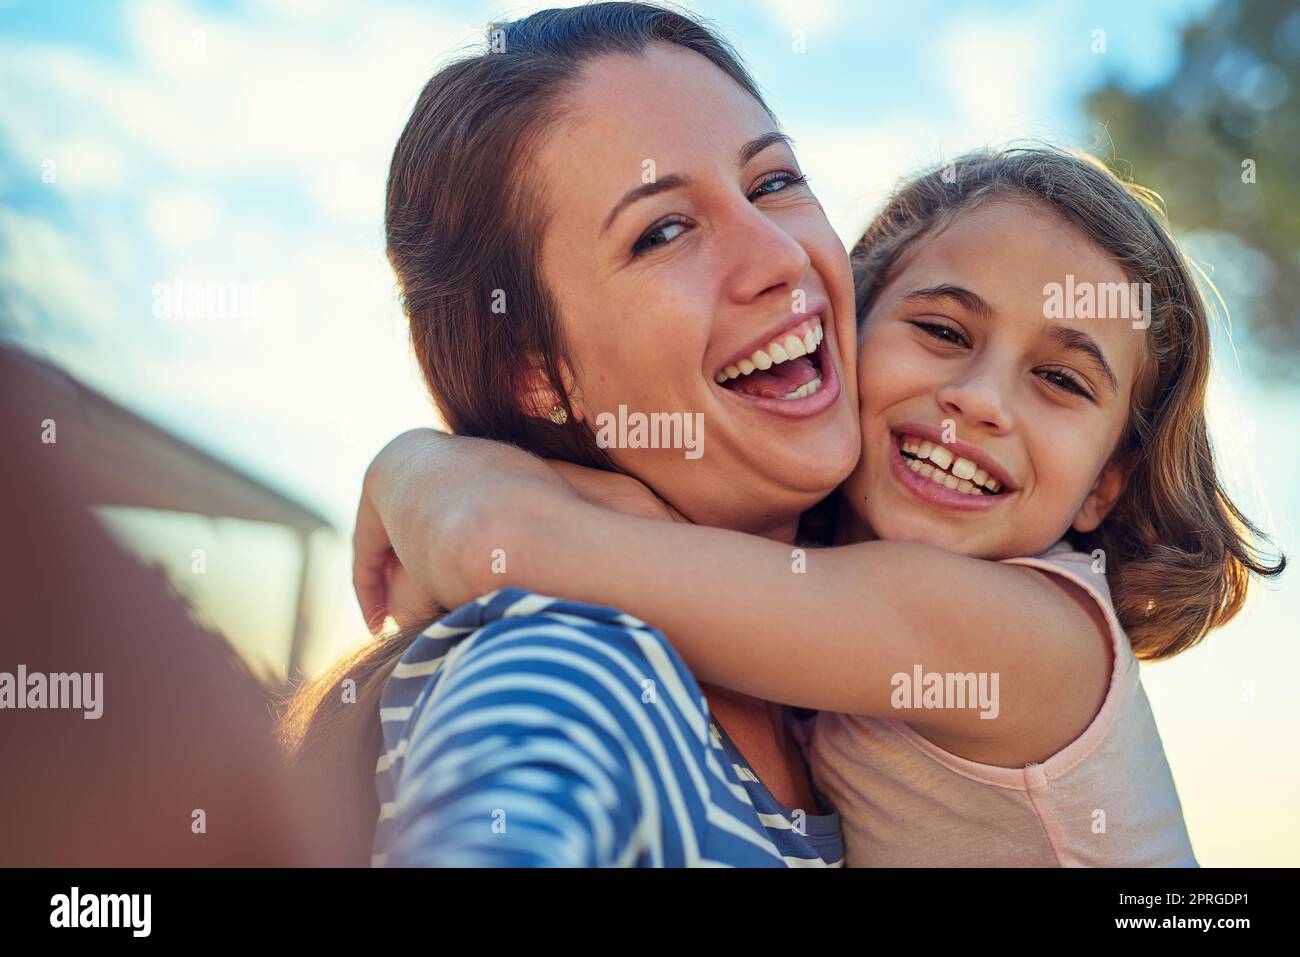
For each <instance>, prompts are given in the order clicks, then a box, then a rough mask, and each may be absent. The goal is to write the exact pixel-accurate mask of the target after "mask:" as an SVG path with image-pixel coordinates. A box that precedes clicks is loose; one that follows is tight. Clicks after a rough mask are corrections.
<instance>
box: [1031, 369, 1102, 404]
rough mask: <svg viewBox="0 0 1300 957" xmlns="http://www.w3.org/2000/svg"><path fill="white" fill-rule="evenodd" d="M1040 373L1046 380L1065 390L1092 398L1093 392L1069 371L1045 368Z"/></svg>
mask: <svg viewBox="0 0 1300 957" xmlns="http://www.w3.org/2000/svg"><path fill="white" fill-rule="evenodd" d="M1040 375H1041V376H1042V377H1043V379H1044V380H1046V381H1047V382H1050V383H1051V384H1052V385H1054V386H1056V387H1057V388H1058V389H1061V390H1062V391H1064V392H1070V393H1073V394H1074V395H1081V396H1083V397H1084V398H1085V399H1091V398H1092V394H1091V393H1089V392H1088V390H1087V389H1086V388H1084V386H1083V384H1082V383H1081V382H1080V381H1079V380H1078V379H1076V378H1075V377H1074V376H1073V375H1071V374H1070V373H1068V372H1063V371H1062V370H1060V369H1044V370H1043V371H1042V372H1041V373H1040Z"/></svg>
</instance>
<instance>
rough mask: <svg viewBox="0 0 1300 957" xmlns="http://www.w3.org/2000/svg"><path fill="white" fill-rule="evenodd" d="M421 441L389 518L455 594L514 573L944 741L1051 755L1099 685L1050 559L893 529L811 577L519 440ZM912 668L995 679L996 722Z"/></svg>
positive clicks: (529, 584) (465, 595)
mask: <svg viewBox="0 0 1300 957" xmlns="http://www.w3.org/2000/svg"><path fill="white" fill-rule="evenodd" d="M412 445H413V446H418V451H416V450H415V449H409V450H408V456H409V457H408V458H407V459H406V460H405V467H406V468H411V469H412V472H413V473H417V472H418V473H419V474H420V475H421V484H422V485H424V484H425V483H426V481H429V482H430V483H431V484H429V485H428V487H427V489H426V491H425V493H424V494H422V495H419V496H414V497H413V498H412V499H409V500H408V499H405V498H403V496H398V497H399V498H403V504H402V505H401V506H400V507H398V508H393V509H392V512H391V522H392V524H389V527H390V529H392V530H393V532H394V538H393V543H394V546H395V547H396V550H397V554H398V556H399V557H400V558H401V559H402V561H403V563H404V564H406V565H407V567H408V570H410V571H411V573H412V575H414V576H415V577H416V579H417V580H419V581H421V583H422V584H424V585H425V586H426V587H428V588H429V589H430V590H431V591H433V593H434V594H436V595H437V596H438V597H439V599H440V600H442V601H443V603H444V604H448V603H449V602H455V603H459V602H463V601H465V600H468V599H470V598H472V597H474V596H475V595H477V594H480V593H482V592H486V591H491V590H493V589H495V588H499V587H502V586H505V585H514V586H519V587H524V588H529V589H532V590H534V591H539V592H543V593H548V594H559V595H563V596H565V597H569V598H573V599H577V600H581V601H590V602H595V603H600V604H606V605H613V606H616V607H619V608H621V609H623V610H625V611H628V612H630V613H632V614H634V615H636V616H638V617H640V618H642V619H645V620H646V621H649V622H651V623H653V624H654V626H655V627H657V628H659V629H660V630H662V631H663V632H664V633H665V634H667V635H668V636H669V639H670V640H671V641H672V642H673V645H674V646H675V647H676V648H677V649H678V650H679V651H680V652H681V653H682V656H683V657H684V658H685V659H686V661H687V663H688V664H689V665H690V667H691V669H692V671H693V672H694V674H695V675H696V677H697V678H698V679H699V680H700V681H702V682H705V683H711V684H717V685H721V686H724V687H730V688H734V689H736V690H738V691H741V692H743V693H746V694H750V695H754V696H755V697H759V698H765V699H768V700H772V701H779V702H785V703H789V704H797V705H802V706H806V707H815V708H821V709H825V710H833V711H841V712H848V713H855V714H864V715H874V716H882V717H894V718H900V719H903V720H906V721H908V722H909V723H911V724H912V725H914V726H915V727H917V728H918V730H921V731H922V732H923V733H924V732H928V736H931V737H932V738H933V739H934V740H936V741H940V743H944V744H945V745H951V744H953V743H955V742H959V741H962V742H968V743H969V742H994V741H998V742H1007V741H1015V742H1017V747H1018V748H1020V749H1022V750H1023V751H1024V753H1025V754H1029V755H1037V756H1039V757H1041V756H1045V755H1046V754H1050V753H1052V752H1053V751H1055V750H1058V749H1059V748H1060V747H1061V746H1063V745H1064V744H1065V743H1068V741H1069V740H1072V738H1073V737H1074V736H1076V735H1077V734H1078V733H1079V732H1081V731H1082V730H1083V728H1084V727H1086V726H1087V724H1088V722H1089V721H1090V720H1091V718H1092V716H1093V715H1094V714H1095V713H1096V710H1097V707H1098V706H1099V704H1100V701H1101V698H1102V696H1103V695H1104V691H1105V687H1106V682H1107V678H1108V676H1109V666H1108V660H1107V658H1106V648H1105V643H1104V637H1105V633H1104V630H1100V627H1099V620H1098V618H1097V617H1096V614H1095V609H1092V608H1091V607H1090V605H1089V600H1088V599H1086V598H1084V597H1083V596H1081V595H1078V594H1076V593H1075V590H1074V589H1073V587H1072V586H1067V585H1065V584H1058V582H1057V580H1056V579H1054V578H1049V577H1048V576H1045V575H1042V574H1041V573H1039V572H1036V571H1033V570H1030V569H1026V568H1021V567H1016V566H1010V565H1002V564H998V563H995V562H988V561H982V560H978V559H971V558H966V557H963V556H960V555H955V554H952V553H949V552H945V551H942V550H940V549H937V548H932V547H930V546H925V545H917V544H910V543H901V542H868V543H862V544H858V545H851V546H847V547H843V548H834V549H821V550H810V551H808V552H807V553H806V554H805V555H804V556H803V570H802V571H801V570H800V567H801V565H800V563H799V562H798V561H796V559H797V558H798V556H797V555H796V553H795V552H794V550H793V549H792V548H791V547H790V546H788V545H783V544H780V543H778V542H773V541H769V540H767V539H762V538H758V537H755V536H750V535H745V534H742V533H738V532H732V531H727V530H723V529H715V528H705V527H701V526H689V525H682V524H674V523H669V522H658V521H650V520H647V519H644V518H638V517H635V516H629V515H623V514H618V513H615V512H611V511H609V510H606V509H602V508H599V507H597V506H594V505H592V504H591V503H589V502H586V501H584V500H583V499H581V498H580V497H579V496H577V495H576V494H575V493H573V492H572V491H571V490H570V489H568V488H566V487H565V485H564V483H562V482H560V481H557V480H556V479H555V477H554V476H552V475H550V474H549V472H547V470H546V469H545V466H544V465H543V464H542V463H541V462H540V461H539V460H537V459H535V458H534V457H532V456H529V455H527V454H525V453H522V452H520V451H519V450H517V449H511V448H509V447H507V446H501V445H496V444H494V443H486V442H482V441H480V440H468V439H462V438H457V437H451V436H444V435H441V434H437V433H432V434H427V435H423V436H421V437H420V438H419V440H418V441H416V442H413V443H412ZM420 463H423V464H420ZM469 476H473V478H472V479H471V478H469ZM399 526H401V527H400V528H399ZM494 558H496V559H498V560H497V561H495V562H494ZM500 558H504V562H502V561H500V560H499V559H500ZM449 607H452V606H451V605H449ZM1099 632H1100V633H1099ZM916 666H920V667H921V669H922V670H923V671H924V672H938V673H940V674H969V673H974V674H977V675H978V674H980V673H984V674H988V675H997V678H998V688H999V701H998V717H997V719H996V720H988V719H985V718H981V717H980V714H981V711H980V710H978V709H972V708H966V709H956V708H938V709H925V708H905V707H899V706H898V705H899V701H898V699H897V696H896V695H895V689H896V685H895V682H894V680H893V678H894V676H895V675H898V674H902V675H908V676H910V675H912V673H913V670H914V668H915V667H916ZM983 713H988V712H987V711H984V712H983ZM990 748H991V750H990V751H989V752H988V753H989V754H990V755H997V756H1000V757H1007V754H1006V752H1005V749H1000V748H994V747H993V746H992V745H991V744H990ZM966 750H967V752H972V753H975V752H980V748H979V747H966ZM1020 756H1021V752H1020V751H1017V752H1016V755H1015V757H1014V758H1009V759H1011V760H1018V759H1019V757H1020ZM1036 759H1037V758H1036V757H1029V758H1026V760H1036Z"/></svg>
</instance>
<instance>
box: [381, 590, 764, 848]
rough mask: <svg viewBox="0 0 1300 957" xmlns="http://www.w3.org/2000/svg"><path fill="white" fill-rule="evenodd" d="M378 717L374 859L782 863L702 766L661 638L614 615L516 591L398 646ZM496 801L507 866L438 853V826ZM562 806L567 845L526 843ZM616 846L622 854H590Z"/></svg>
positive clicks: (700, 719) (679, 672) (682, 671)
mask: <svg viewBox="0 0 1300 957" xmlns="http://www.w3.org/2000/svg"><path fill="white" fill-rule="evenodd" d="M381 721H382V726H383V733H384V744H385V753H384V755H383V756H381V758H380V764H379V767H378V768H377V769H376V776H377V777H376V788H377V793H378V796H379V800H380V819H379V825H378V828H377V830H376V839H375V855H376V856H375V860H376V862H377V863H379V862H386V861H389V860H390V858H389V857H388V848H389V847H390V844H392V845H394V846H397V847H398V848H399V852H398V854H397V857H396V859H397V860H401V861H405V862H407V863H409V862H411V861H412V860H417V859H418V860H425V859H426V857H422V856H420V855H426V856H427V854H433V855H434V858H436V859H437V860H439V861H450V860H452V859H453V858H454V859H455V860H477V861H484V860H489V859H490V860H494V861H495V860H502V861H504V860H506V859H507V858H508V859H509V860H512V861H524V860H532V859H533V856H534V855H535V853H536V852H537V849H538V848H543V849H546V851H547V854H551V853H552V852H553V853H554V854H555V855H558V856H556V857H554V859H553V860H552V858H550V857H548V858H547V860H552V862H555V861H560V860H565V861H568V860H570V858H569V857H566V856H564V855H566V854H570V853H571V852H573V848H575V847H576V848H580V849H582V853H580V854H578V856H577V857H576V858H573V859H572V860H575V861H576V860H581V861H587V862H591V861H601V862H611V861H615V860H617V861H623V860H625V859H626V860H627V861H629V862H631V861H641V862H642V863H646V862H655V861H659V862H661V863H673V862H676V863H677V864H682V863H691V862H698V861H701V860H706V859H710V860H716V861H719V862H730V863H757V864H764V863H765V864H769V865H771V864H775V865H779V864H780V863H781V862H782V858H781V856H780V854H779V853H777V851H776V850H775V849H774V848H773V846H772V844H771V840H770V838H768V837H766V836H765V834H764V831H763V829H762V826H761V825H760V823H759V821H758V820H757V818H756V816H755V812H754V809H753V807H752V805H750V804H749V803H748V801H747V800H742V799H741V798H740V797H738V796H737V795H736V793H734V792H736V791H741V790H742V789H741V788H740V786H739V783H738V782H737V781H736V780H735V779H734V775H732V774H731V773H729V770H728V769H725V768H724V767H723V766H722V764H721V763H720V762H719V760H718V758H717V756H716V755H713V754H711V747H712V742H711V740H710V738H709V730H708V705H707V702H706V700H705V698H704V695H703V693H702V691H701V690H700V688H699V686H698V684H697V683H696V682H695V679H694V678H693V677H692V676H691V674H690V672H689V671H688V670H687V669H686V667H685V665H684V664H683V663H682V661H681V659H680V657H679V656H678V655H677V654H676V652H674V651H673V649H672V647H671V646H670V645H669V644H668V642H667V641H666V639H665V638H664V636H663V635H662V634H660V633H659V632H657V631H655V630H654V629H653V628H650V627H649V626H647V625H646V624H645V623H644V622H642V621H640V620H639V619H636V618H634V617H632V616H630V615H626V614H624V613H622V612H620V611H618V610H616V609H612V608H605V607H601V606H596V605H586V604H582V603H578V602H569V601H564V600H561V599H556V598H552V597H549V596H545V595H537V594H534V593H531V592H527V591H522V590H519V589H505V590H502V591H498V592H494V593H492V594H490V595H484V596H483V597H481V598H479V599H477V600H476V601H474V602H471V603H469V604H468V605H465V606H462V607H461V608H458V609H456V610H455V611H453V612H451V613H450V614H448V615H447V616H446V617H444V618H443V619H442V620H440V621H439V622H437V623H436V624H435V625H433V626H431V627H430V628H429V629H427V630H426V631H425V632H424V633H423V634H422V635H420V636H419V637H418V638H417V639H416V640H415V641H414V642H413V643H412V645H411V647H410V648H408V649H407V651H406V652H405V653H404V655H403V657H402V659H401V661H400V662H399V664H398V666H397V668H396V669H395V670H394V672H393V674H392V676H391V677H390V678H389V679H388V682H387V684H386V686H385V689H384V694H383V700H382V704H381ZM733 789H734V791H733ZM584 795H587V796H588V797H589V796H590V795H599V796H600V800H599V801H598V802H597V804H592V803H591V801H590V800H589V799H588V797H584ZM506 798H509V800H508V801H507V803H509V804H510V805H511V806H512V807H513V808H514V810H513V811H512V815H513V816H512V820H513V821H514V822H515V824H514V825H513V826H512V827H513V830H512V831H511V833H514V834H517V835H519V836H518V839H517V843H512V844H509V847H510V849H511V854H514V855H515V856H514V857H510V856H509V855H507V858H503V857H501V856H500V854H501V853H502V851H503V849H505V848H506V847H507V844H506V843H499V842H497V843H493V844H492V850H491V851H490V853H489V852H487V851H484V849H482V848H480V849H478V850H477V851H474V853H473V854H470V852H469V851H468V850H465V854H467V855H469V856H466V857H463V858H462V857H456V855H455V854H452V851H451V850H448V847H449V846H450V845H448V843H447V842H448V841H449V840H451V839H450V838H448V836H447V834H448V832H447V830H446V828H447V821H449V820H451V818H452V817H455V816H456V815H460V814H463V813H470V812H471V811H472V812H474V813H481V814H482V815H483V819H484V820H486V819H487V818H488V816H489V814H490V813H495V811H494V809H496V808H497V807H498V805H500V804H501V802H502V801H503V800H506ZM493 802H495V803H493ZM480 805H481V806H480ZM467 808H468V809H469V810H468V811H467V810H466V809H467ZM556 808H559V809H561V810H562V811H563V815H561V816H564V817H566V819H567V817H571V818H573V819H574V821H576V822H577V823H574V824H573V826H572V827H571V828H569V829H568V830H567V831H566V832H565V835H561V836H562V837H563V838H564V840H563V841H561V842H560V843H561V844H563V845H564V847H563V848H559V847H557V846H553V845H554V844H555V842H554V841H552V840H550V839H547V840H540V839H538V841H536V842H533V843H530V841H531V840H532V839H531V838H529V836H528V835H529V833H530V832H529V831H528V830H527V828H528V827H529V825H528V824H527V823H526V822H528V821H531V820H532V816H535V815H541V817H540V818H538V820H539V821H541V820H542V819H543V818H544V819H545V820H546V821H549V822H551V823H548V824H545V825H544V828H543V829H545V828H551V829H553V828H554V821H555V819H556V813H555V809H556ZM722 818H725V819H726V820H729V821H732V822H733V824H732V826H731V828H730V829H728V828H720V827H719V824H718V821H719V820H720V819H722ZM590 821H594V823H587V824H583V822H590ZM431 822H432V823H431ZM571 823H572V822H571ZM538 827H543V824H541V823H539V824H538ZM426 830H429V831H430V833H432V832H435V831H436V832H437V834H438V835H439V837H438V840H437V841H431V839H430V840H425V837H427V834H425V831H426ZM417 832H418V834H417ZM611 834H614V835H619V836H618V839H617V841H616V842H615V845H614V846H615V847H616V848H621V850H617V851H616V852H612V851H610V849H609V848H606V847H604V845H603V844H601V843H600V842H603V841H606V839H607V838H608V836H609V835H611ZM593 842H595V843H593ZM453 843H454V842H453ZM507 843H508V842H507ZM435 844H436V845H437V846H438V847H440V848H441V850H439V851H438V852H437V853H436V854H434V852H433V851H432V850H430V848H433V847H434V846H435ZM597 844H600V847H601V848H603V849H599V850H598V849H595V848H596V847H597ZM412 848H414V849H415V850H412ZM566 848H567V850H565V849H566ZM638 848H639V849H640V850H638ZM462 850H464V849H462ZM561 850H563V851H564V853H563V854H561ZM480 852H482V853H480ZM456 853H457V854H459V853H460V852H459V851H457V852H456ZM412 854H415V857H412V856H411V855H412ZM485 855H486V856H485ZM428 859H433V858H428Z"/></svg>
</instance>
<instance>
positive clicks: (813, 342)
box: [803, 329, 817, 355]
mask: <svg viewBox="0 0 1300 957" xmlns="http://www.w3.org/2000/svg"><path fill="white" fill-rule="evenodd" d="M816 349H817V336H816V334H815V333H814V332H813V330H811V329H809V330H808V331H807V332H805V333H804V336H803V351H804V354H805V355H806V354H808V353H810V352H813V351H815V350H816Z"/></svg>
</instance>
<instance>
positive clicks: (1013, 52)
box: [931, 16, 1057, 135]
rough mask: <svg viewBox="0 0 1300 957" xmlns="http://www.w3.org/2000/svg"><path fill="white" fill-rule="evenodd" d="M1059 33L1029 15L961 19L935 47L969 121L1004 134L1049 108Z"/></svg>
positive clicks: (935, 60)
mask: <svg viewBox="0 0 1300 957" xmlns="http://www.w3.org/2000/svg"><path fill="white" fill-rule="evenodd" d="M1054 41H1055V38H1054V37H1052V36H1051V35H1049V33H1048V31H1047V29H1046V24H1045V23H1043V22H1041V21H1039V20H1034V19H1031V18H1028V17H1006V18H1002V19H989V18H988V17H987V16H980V17H978V18H977V17H970V18H964V17H963V18H960V19H956V20H953V21H951V22H949V23H948V24H947V26H946V29H944V30H943V33H942V35H941V36H940V38H939V42H938V43H936V44H935V45H934V47H933V48H932V50H933V54H932V62H931V70H932V71H933V72H934V73H935V75H937V76H939V77H940V78H941V80H942V82H943V86H944V88H945V90H946V92H947V95H948V96H949V97H950V99H951V101H952V103H953V105H954V106H955V107H956V109H957V111H958V112H959V114H960V116H961V118H962V121H963V123H964V125H966V126H968V127H972V128H975V129H980V130H983V131H984V132H985V135H998V134H1001V133H1003V132H1005V131H1006V130H1008V129H1011V128H1019V127H1021V126H1022V125H1024V124H1026V123H1030V122H1033V121H1034V120H1035V119H1036V118H1039V117H1042V116H1043V115H1045V114H1046V113H1047V112H1048V105H1049V104H1050V103H1051V101H1052V98H1053V92H1054V90H1053V86H1052V82H1051V81H1050V79H1049V78H1051V77H1053V76H1056V75H1057V71H1056V70H1055V69H1054V64H1053V62H1052V56H1051V51H1052V50H1053V49H1054V48H1055V43H1054Z"/></svg>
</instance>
